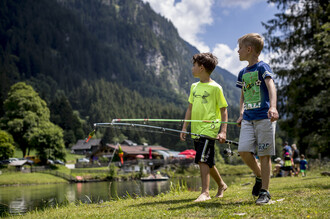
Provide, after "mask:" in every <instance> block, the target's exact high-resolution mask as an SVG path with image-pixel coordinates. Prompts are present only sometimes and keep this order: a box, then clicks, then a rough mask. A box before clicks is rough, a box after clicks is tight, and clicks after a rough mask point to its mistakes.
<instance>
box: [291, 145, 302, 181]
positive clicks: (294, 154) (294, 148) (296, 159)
mask: <svg viewBox="0 0 330 219" xmlns="http://www.w3.org/2000/svg"><path fill="white" fill-rule="evenodd" d="M292 159H293V163H294V167H293V172H294V175H295V176H298V174H299V171H300V168H299V166H300V152H299V150H298V149H297V146H296V144H292Z"/></svg>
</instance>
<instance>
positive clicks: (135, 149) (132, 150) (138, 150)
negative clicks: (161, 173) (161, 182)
mask: <svg viewBox="0 0 330 219" xmlns="http://www.w3.org/2000/svg"><path fill="white" fill-rule="evenodd" d="M107 146H108V147H110V148H112V149H115V148H116V147H117V146H116V145H113V144H107ZM120 146H121V149H122V150H123V152H124V153H125V154H130V155H138V154H142V155H148V154H149V148H151V150H152V152H156V150H161V151H168V150H169V149H168V148H165V147H163V146H154V145H149V146H143V145H137V146H128V145H120ZM117 149H118V148H117Z"/></svg>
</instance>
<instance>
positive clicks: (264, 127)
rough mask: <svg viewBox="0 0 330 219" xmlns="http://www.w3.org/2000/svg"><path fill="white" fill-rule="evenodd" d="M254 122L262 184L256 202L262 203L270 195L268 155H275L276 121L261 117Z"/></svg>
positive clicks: (269, 197)
mask: <svg viewBox="0 0 330 219" xmlns="http://www.w3.org/2000/svg"><path fill="white" fill-rule="evenodd" d="M255 124H256V134H257V142H258V155H259V157H260V166H261V178H262V186H261V189H260V194H259V198H258V199H257V201H256V204H257V205H264V204H267V203H268V202H269V201H270V199H271V196H270V194H269V192H268V189H269V181H270V171H271V159H270V156H272V155H275V128H276V122H271V121H270V120H269V119H262V120H258V121H256V123H255Z"/></svg>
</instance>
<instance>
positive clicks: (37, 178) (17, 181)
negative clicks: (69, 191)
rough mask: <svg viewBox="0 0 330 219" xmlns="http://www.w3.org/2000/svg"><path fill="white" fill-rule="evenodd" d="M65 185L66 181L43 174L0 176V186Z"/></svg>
mask: <svg viewBox="0 0 330 219" xmlns="http://www.w3.org/2000/svg"><path fill="white" fill-rule="evenodd" d="M46 183H67V181H66V180H64V179H62V178H59V177H56V176H53V175H50V174H44V173H21V172H5V173H3V174H1V175H0V185H23V184H46Z"/></svg>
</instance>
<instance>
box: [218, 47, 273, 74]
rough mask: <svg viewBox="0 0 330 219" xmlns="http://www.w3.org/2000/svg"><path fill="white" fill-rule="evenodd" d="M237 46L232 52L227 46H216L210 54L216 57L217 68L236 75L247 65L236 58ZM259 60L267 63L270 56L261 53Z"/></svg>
mask: <svg viewBox="0 0 330 219" xmlns="http://www.w3.org/2000/svg"><path fill="white" fill-rule="evenodd" d="M237 51H238V46H237V47H236V48H235V49H234V50H232V49H231V48H229V46H227V45H225V44H217V45H216V46H215V48H214V49H213V51H212V53H213V54H214V55H216V56H217V57H218V60H219V64H218V65H219V66H220V67H221V68H224V69H226V70H228V71H229V72H231V73H233V74H234V75H236V76H237V75H238V73H239V71H240V70H242V69H243V68H244V67H246V66H247V65H248V62H247V61H240V60H239V56H238V52H237ZM259 60H262V61H264V62H266V63H269V60H270V56H269V55H265V54H264V53H261V54H260V56H259Z"/></svg>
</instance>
